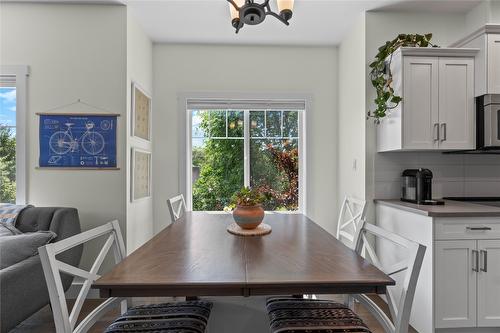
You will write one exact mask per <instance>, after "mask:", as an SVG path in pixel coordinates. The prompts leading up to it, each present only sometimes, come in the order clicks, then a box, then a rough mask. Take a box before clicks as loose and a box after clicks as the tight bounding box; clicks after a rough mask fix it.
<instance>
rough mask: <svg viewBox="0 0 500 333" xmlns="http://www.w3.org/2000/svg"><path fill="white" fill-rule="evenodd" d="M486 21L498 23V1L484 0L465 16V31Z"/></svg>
mask: <svg viewBox="0 0 500 333" xmlns="http://www.w3.org/2000/svg"><path fill="white" fill-rule="evenodd" d="M486 23H500V1H498V0H484V1H481V2H480V3H479V4H478V5H477V6H476V7H474V8H473V9H472V10H471V11H469V12H468V13H467V14H466V16H465V25H466V31H467V32H468V33H471V32H473V31H475V30H477V29H479V28H481V27H482V26H484V25H485V24H486Z"/></svg>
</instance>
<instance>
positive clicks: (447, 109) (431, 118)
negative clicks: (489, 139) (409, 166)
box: [377, 48, 477, 152]
mask: <svg viewBox="0 0 500 333" xmlns="http://www.w3.org/2000/svg"><path fill="white" fill-rule="evenodd" d="M476 52H477V49H442V48H401V49H399V50H398V51H396V52H395V53H394V55H393V59H392V62H391V72H392V75H393V79H394V81H393V82H394V83H393V88H394V92H395V94H396V95H399V96H402V98H403V100H402V102H401V103H400V104H399V106H398V107H397V108H395V109H394V110H392V111H391V112H390V113H389V114H388V116H387V117H385V118H383V119H382V120H381V122H380V124H379V125H378V126H377V151H379V152H385V151H418V150H427V151H428V150H461V149H474V148H475V116H474V114H475V111H474V106H475V103H474V55H475V53H476Z"/></svg>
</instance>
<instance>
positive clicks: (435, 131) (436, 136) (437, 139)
mask: <svg viewBox="0 0 500 333" xmlns="http://www.w3.org/2000/svg"><path fill="white" fill-rule="evenodd" d="M434 141H439V123H435V124H434Z"/></svg>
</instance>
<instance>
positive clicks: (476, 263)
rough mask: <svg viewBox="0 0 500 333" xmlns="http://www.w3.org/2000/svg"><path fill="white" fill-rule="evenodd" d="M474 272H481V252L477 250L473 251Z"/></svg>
mask: <svg viewBox="0 0 500 333" xmlns="http://www.w3.org/2000/svg"><path fill="white" fill-rule="evenodd" d="M472 270H473V271H474V272H479V252H478V251H477V250H472Z"/></svg>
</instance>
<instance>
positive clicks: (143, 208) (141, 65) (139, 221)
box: [126, 9, 153, 253]
mask: <svg viewBox="0 0 500 333" xmlns="http://www.w3.org/2000/svg"><path fill="white" fill-rule="evenodd" d="M132 82H134V83H135V84H138V85H139V86H140V87H141V89H143V90H144V91H145V92H147V93H148V94H149V95H150V96H151V94H152V92H153V44H152V42H151V40H150V39H149V37H148V36H147V35H146V34H145V33H144V31H143V30H142V28H141V27H140V25H139V24H138V22H137V20H136V19H135V17H134V16H133V14H132V13H131V12H130V9H128V10H127V99H126V100H127V124H129V126H127V159H126V160H127V166H128V167H127V170H130V171H129V172H128V174H130V173H131V172H132V170H131V149H132V147H135V148H139V149H142V150H146V151H152V142H148V141H146V140H142V139H140V138H136V137H133V136H131V125H130V124H131V123H132V121H131V105H132V104H131V91H132V89H131V87H132ZM126 178H127V190H126V196H127V252H128V253H130V252H132V251H134V250H135V249H137V248H138V247H139V246H141V245H142V244H144V243H145V242H146V241H147V240H149V239H150V238H151V237H152V235H153V199H152V198H151V197H150V198H145V199H140V200H138V201H135V202H131V201H130V197H131V182H130V177H126Z"/></svg>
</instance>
